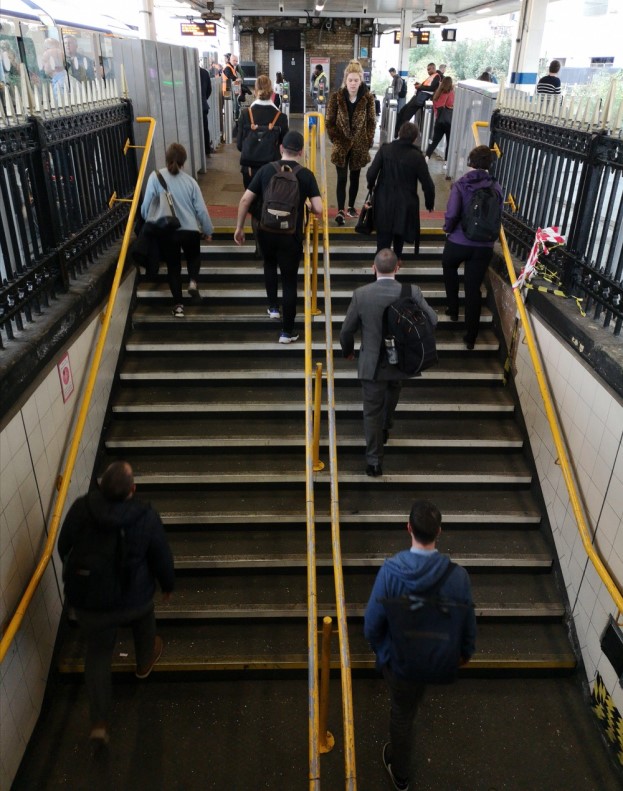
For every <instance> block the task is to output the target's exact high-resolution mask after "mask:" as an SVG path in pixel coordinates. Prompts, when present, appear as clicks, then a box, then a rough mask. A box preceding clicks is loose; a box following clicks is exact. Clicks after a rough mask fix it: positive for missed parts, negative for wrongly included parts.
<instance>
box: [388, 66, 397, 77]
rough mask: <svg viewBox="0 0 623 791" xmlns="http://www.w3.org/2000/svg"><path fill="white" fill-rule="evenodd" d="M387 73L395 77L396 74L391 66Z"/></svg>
mask: <svg viewBox="0 0 623 791" xmlns="http://www.w3.org/2000/svg"><path fill="white" fill-rule="evenodd" d="M389 73H390V74H391V75H392V77H395V76H396V69H395V68H394V67H393V66H392V67H391V69H390V70H389Z"/></svg>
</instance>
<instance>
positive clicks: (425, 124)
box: [420, 100, 433, 152]
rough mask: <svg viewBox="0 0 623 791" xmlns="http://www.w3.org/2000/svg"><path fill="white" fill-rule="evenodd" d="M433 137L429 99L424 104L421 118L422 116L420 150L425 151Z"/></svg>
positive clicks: (431, 107) (431, 105)
mask: <svg viewBox="0 0 623 791" xmlns="http://www.w3.org/2000/svg"><path fill="white" fill-rule="evenodd" d="M432 137H433V103H432V102H431V101H430V100H429V101H427V102H426V104H425V105H424V110H423V118H422V137H421V142H422V144H421V146H420V148H421V149H422V151H424V152H425V151H426V149H427V148H428V144H429V143H430V141H431V139H432Z"/></svg>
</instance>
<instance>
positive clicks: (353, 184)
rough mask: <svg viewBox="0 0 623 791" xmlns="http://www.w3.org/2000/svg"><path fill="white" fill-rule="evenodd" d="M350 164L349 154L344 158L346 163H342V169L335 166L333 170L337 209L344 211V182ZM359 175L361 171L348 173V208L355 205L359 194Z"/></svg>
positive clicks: (346, 178)
mask: <svg viewBox="0 0 623 791" xmlns="http://www.w3.org/2000/svg"><path fill="white" fill-rule="evenodd" d="M349 162H350V154H349V155H348V156H347V157H346V162H345V163H344V167H343V168H340V167H338V166H337V165H336V166H335V169H336V171H337V189H336V192H337V208H338V210H339V209H344V207H345V201H346V182H347V180H348V163H349ZM360 175H361V170H351V171H350V184H349V187H348V208H350V207H351V206H354V205H355V201H356V200H357V193H358V192H359V176H360Z"/></svg>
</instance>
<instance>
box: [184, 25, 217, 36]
mask: <svg viewBox="0 0 623 791" xmlns="http://www.w3.org/2000/svg"><path fill="white" fill-rule="evenodd" d="M180 31H181V33H182V35H183V36H216V22H182V23H181V24H180Z"/></svg>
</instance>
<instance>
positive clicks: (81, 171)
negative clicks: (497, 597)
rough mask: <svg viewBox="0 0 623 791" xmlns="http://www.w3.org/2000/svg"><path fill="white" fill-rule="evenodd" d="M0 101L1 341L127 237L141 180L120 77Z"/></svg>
mask: <svg viewBox="0 0 623 791" xmlns="http://www.w3.org/2000/svg"><path fill="white" fill-rule="evenodd" d="M106 90H107V93H105V89H104V86H103V85H102V86H101V87H100V89H99V90H98V91H95V92H91V91H89V92H88V94H86V93H84V92H83V93H82V95H81V96H79V97H76V98H74V99H73V100H72V101H73V103H72V104H69V98H66V99H65V100H64V102H65V103H64V104H62V106H56V105H55V101H54V98H53V96H52V95H51V94H50V96H48V95H47V94H43V95H40V94H32V92H31V93H29V94H26V93H25V92H23V93H22V94H20V93H19V92H17V91H16V93H15V95H14V101H12V100H11V97H10V95H7V96H5V97H4V99H3V104H2V106H0V197H1V200H0V280H1V284H0V348H4V347H5V345H6V342H7V341H10V340H12V339H14V338H15V337H17V336H18V335H19V334H20V333H21V332H23V331H24V330H26V329H27V325H28V324H29V323H31V322H33V320H34V319H35V318H36V317H37V316H38V315H41V314H42V313H43V312H44V311H45V309H46V308H47V307H49V305H50V304H51V302H52V301H53V300H54V299H55V298H56V296H57V295H58V294H59V293H60V292H61V291H65V290H67V288H68V287H69V284H70V280H72V279H75V278H76V277H78V276H79V275H80V274H81V273H82V272H84V271H86V270H87V269H88V267H89V265H90V264H91V263H92V262H93V261H94V260H95V259H96V257H97V256H98V255H99V254H101V253H102V252H103V251H104V250H106V249H107V248H108V247H109V246H110V245H111V244H113V243H114V242H115V241H117V240H118V239H120V238H121V236H122V235H123V231H124V228H125V222H126V219H127V215H128V208H127V205H126V204H123V203H116V204H114V205H113V208H112V209H111V208H109V206H108V201H109V200H110V197H111V195H112V194H113V192H116V193H117V197H120V198H125V197H129V196H131V195H132V192H133V189H134V185H135V183H136V176H137V170H136V158H135V157H134V155H133V153H134V152H133V150H131V151H130V152H129V154H128V155H127V156H124V145H125V143H126V141H127V140H128V139H129V140H130V142H133V128H132V106H131V104H130V102H128V101H127V100H124V99H119V98H118V95H117V91H116V86H108V88H107V89H106Z"/></svg>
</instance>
